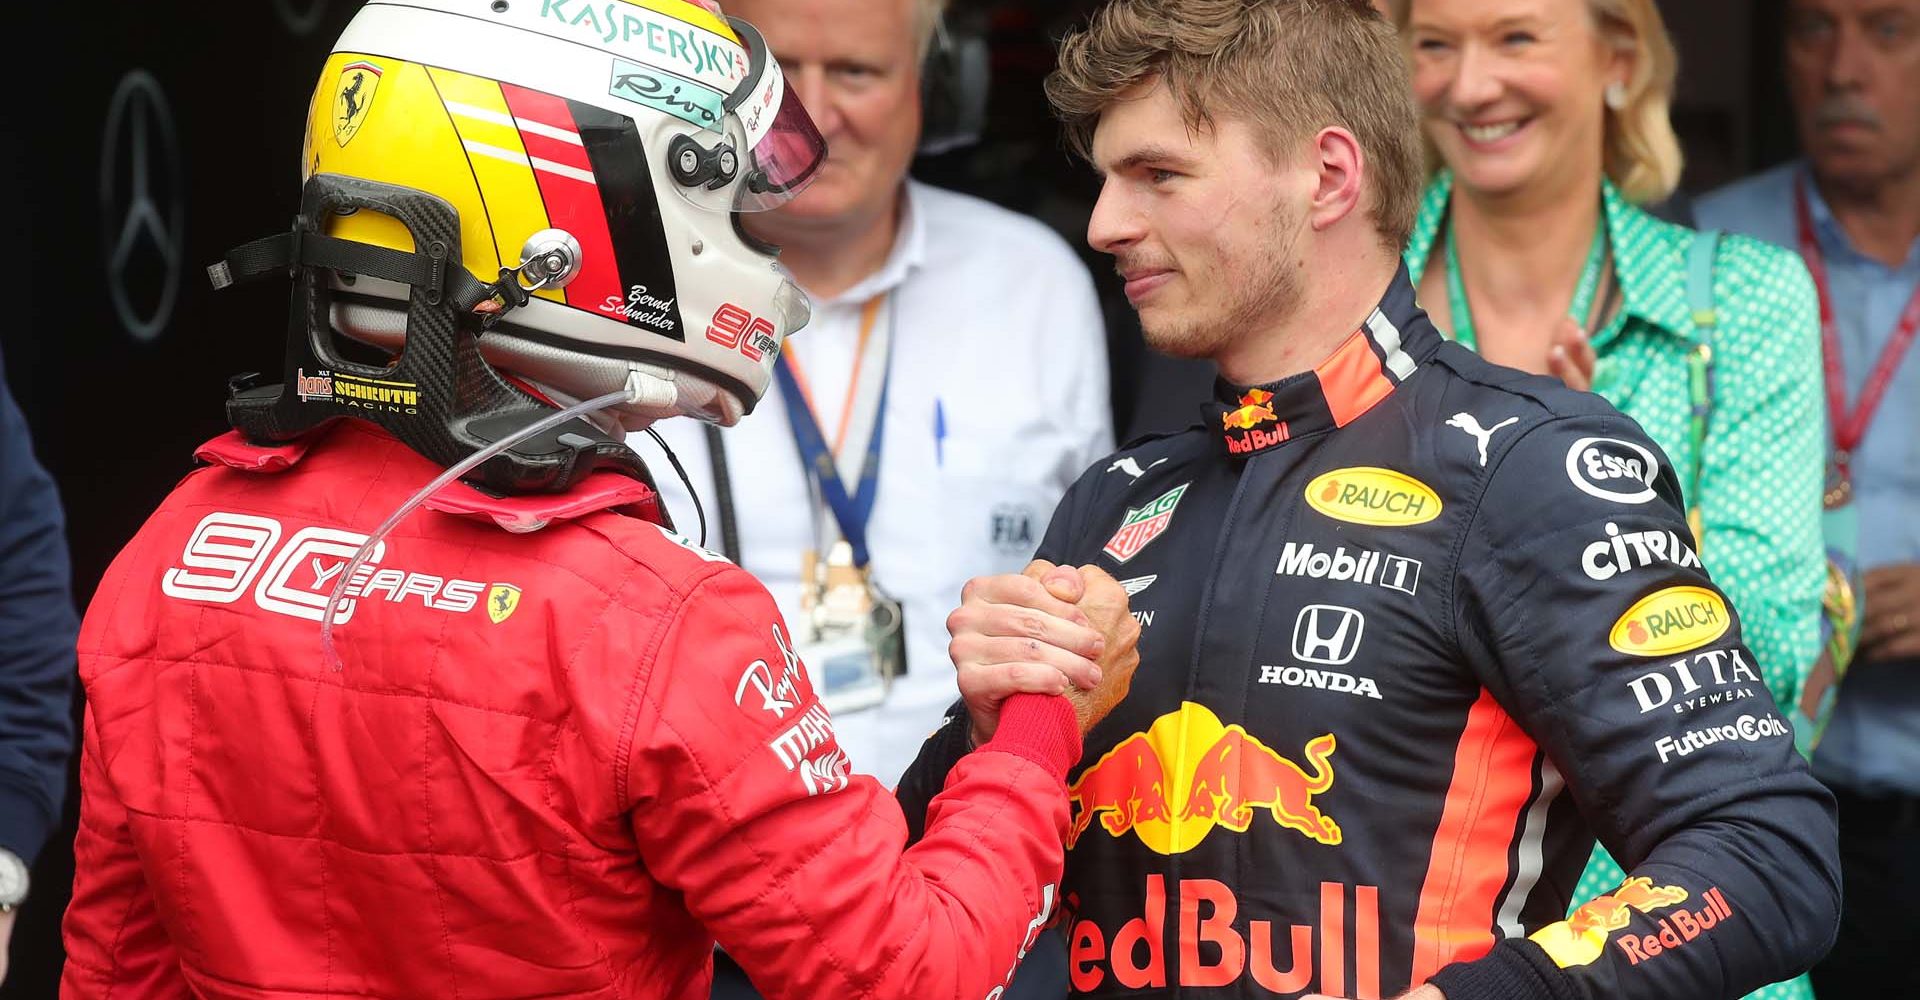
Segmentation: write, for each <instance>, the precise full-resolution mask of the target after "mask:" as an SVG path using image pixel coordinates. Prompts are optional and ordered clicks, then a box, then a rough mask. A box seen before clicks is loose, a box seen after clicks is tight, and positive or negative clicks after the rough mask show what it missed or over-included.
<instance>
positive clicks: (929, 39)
mask: <svg viewBox="0 0 1920 1000" xmlns="http://www.w3.org/2000/svg"><path fill="white" fill-rule="evenodd" d="M947 3H948V0H913V39H914V41H915V42H916V43H918V44H917V47H916V48H915V51H917V52H919V53H920V58H921V59H922V60H924V59H926V58H927V53H928V52H931V51H933V35H934V32H935V31H936V30H938V29H939V27H940V15H942V14H944V13H946V12H947Z"/></svg>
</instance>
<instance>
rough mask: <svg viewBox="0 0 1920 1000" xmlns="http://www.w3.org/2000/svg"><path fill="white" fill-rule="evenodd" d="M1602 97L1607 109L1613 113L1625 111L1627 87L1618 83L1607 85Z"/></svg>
mask: <svg viewBox="0 0 1920 1000" xmlns="http://www.w3.org/2000/svg"><path fill="white" fill-rule="evenodd" d="M1604 97H1605V100H1606V102H1607V107H1609V108H1612V109H1613V110H1615V111H1624V110H1626V107H1627V85H1626V84H1624V83H1620V82H1618V81H1615V82H1613V83H1609V84H1607V91H1606V94H1605V95H1604Z"/></svg>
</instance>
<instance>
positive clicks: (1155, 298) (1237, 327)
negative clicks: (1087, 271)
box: [1087, 82, 1307, 358]
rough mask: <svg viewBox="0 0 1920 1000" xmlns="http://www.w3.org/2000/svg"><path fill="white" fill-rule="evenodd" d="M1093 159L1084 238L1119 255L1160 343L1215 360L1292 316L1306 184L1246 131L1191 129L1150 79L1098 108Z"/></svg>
mask: <svg viewBox="0 0 1920 1000" xmlns="http://www.w3.org/2000/svg"><path fill="white" fill-rule="evenodd" d="M1093 165H1094V167H1095V169H1097V170H1098V171H1099V172H1100V173H1101V174H1102V175H1103V177H1104V185H1103V187H1102V188H1101V191H1100V201H1099V204H1097V205H1095V206H1094V210H1093V218H1092V219H1091V220H1090V221H1089V222H1088V224H1087V242H1088V244H1089V245H1091V246H1092V247H1093V248H1094V249H1095V250H1098V251H1100V252H1102V253H1108V254H1112V255H1113V258H1114V266H1115V268H1116V269H1117V270H1118V271H1119V272H1120V276H1121V277H1122V278H1124V279H1125V280H1126V282H1127V288H1126V291H1127V298H1128V300H1129V301H1131V302H1132V303H1133V307H1134V309H1135V310H1136V311H1138V312H1139V314H1140V325H1141V328H1142V329H1143V330H1144V331H1145V333H1146V338H1147V343H1148V344H1150V345H1151V346H1152V347H1153V348H1154V349H1155V350H1158V351H1161V352H1162V353H1165V354H1170V355H1173V356H1174V357H1187V358H1211V357H1215V356H1217V355H1218V354H1219V353H1220V352H1221V350H1223V349H1224V348H1226V347H1227V346H1229V345H1231V344H1233V343H1235V342H1236V341H1237V340H1238V339H1239V338H1240V337H1241V336H1242V335H1245V334H1248V333H1257V332H1263V331H1265V330H1267V329H1270V328H1271V327H1272V326H1273V325H1274V324H1275V323H1276V322H1278V321H1280V320H1283V319H1284V318H1285V316H1286V314H1287V312H1288V311H1289V309H1290V308H1291V306H1292V304H1293V302H1294V301H1295V300H1296V299H1297V298H1298V295H1297V294H1296V290H1297V287H1298V284H1297V283H1298V281H1299V278H1298V277H1297V275H1296V263H1297V262H1296V260H1295V255H1296V246H1295V245H1296V243H1297V242H1298V240H1299V238H1300V231H1301V228H1302V220H1303V218H1304V215H1305V208H1304V198H1305V194H1304V192H1305V191H1306V190H1307V188H1305V187H1304V186H1302V185H1301V184H1300V183H1299V182H1298V181H1299V176H1298V175H1300V174H1301V173H1302V171H1298V170H1293V169H1291V168H1289V167H1288V166H1287V165H1286V164H1275V163H1274V162H1273V160H1272V158H1271V157H1270V156H1269V155H1268V153H1267V151H1266V150H1265V149H1263V148H1262V147H1261V145H1260V143H1259V142H1258V141H1257V140H1256V138H1255V136H1254V133H1253V130H1252V129H1251V128H1250V127H1248V126H1247V125H1245V124H1243V123H1240V122H1237V121H1232V120H1230V119H1227V118H1224V117H1220V116H1216V119H1215V123H1214V125H1213V127H1211V128H1207V129H1200V130H1189V129H1188V128H1187V125H1186V122H1185V121H1184V120H1183V119H1182V118H1181V114H1180V107H1179V104H1178V103H1177V102H1176V101H1175V99H1174V97H1173V95H1172V94H1171V93H1170V92H1169V91H1168V89H1167V88H1166V87H1165V86H1163V85H1161V84H1159V83H1157V82H1150V83H1147V84H1143V85H1141V86H1140V87H1136V88H1135V89H1133V90H1132V91H1129V92H1128V93H1126V94H1123V95H1121V97H1120V98H1119V99H1117V100H1115V101H1114V102H1113V104H1111V105H1110V106H1109V107H1108V108H1107V109H1106V110H1105V111H1104V112H1103V113H1102V114H1101V116H1100V123H1099V126H1098V127H1097V128H1096V129H1095V131H1094V136H1093Z"/></svg>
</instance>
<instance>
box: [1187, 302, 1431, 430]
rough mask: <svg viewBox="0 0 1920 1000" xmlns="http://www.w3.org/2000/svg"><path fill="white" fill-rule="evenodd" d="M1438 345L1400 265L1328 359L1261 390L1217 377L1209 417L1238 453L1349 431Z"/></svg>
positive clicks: (1206, 415)
mask: <svg viewBox="0 0 1920 1000" xmlns="http://www.w3.org/2000/svg"><path fill="white" fill-rule="evenodd" d="M1439 347H1440V334H1439V332H1438V331H1436V330H1435V329H1434V328H1433V324H1432V323H1431V322H1429V321H1428V320H1427V314H1426V313H1424V312H1422V311H1421V310H1420V307H1419V306H1418V305H1417V304H1416V303H1415V302H1414V290H1413V282H1412V281H1411V280H1409V278H1408V276H1407V269H1406V267H1405V265H1402V266H1401V267H1399V268H1398V269H1397V270H1395V272H1394V276H1393V280H1392V282H1390V283H1389V284H1388V285H1387V290H1386V293H1385V294H1384V295H1382V296H1381V298H1380V302H1379V303H1378V304H1377V305H1376V306H1375V307H1374V310H1373V312H1372V313H1371V314H1369V315H1368V316H1367V319H1366V321H1365V322H1364V323H1362V324H1361V325H1360V329H1358V330H1355V331H1354V332H1353V334H1352V335H1351V336H1349V337H1347V339H1346V340H1344V341H1342V342H1341V344H1340V346H1339V347H1338V348H1336V349H1335V350H1334V352H1333V353H1332V354H1330V355H1328V357H1327V358H1326V360H1324V361H1322V362H1321V363H1320V364H1318V365H1316V366H1315V367H1314V368H1313V369H1312V370H1311V371H1305V372H1301V373H1300V374H1298V375H1291V376H1288V377H1287V378H1284V379H1281V380H1279V381H1278V382H1268V383H1265V384H1262V385H1254V386H1240V385H1235V384H1233V383H1231V382H1228V381H1226V380H1225V379H1216V380H1215V382H1214V399H1213V401H1212V402H1209V403H1207V404H1206V405H1205V407H1204V408H1203V409H1204V411H1205V412H1204V418H1203V419H1204V420H1205V422H1206V426H1207V427H1208V428H1209V429H1211V430H1214V431H1216V432H1218V433H1219V434H1220V435H1221V437H1220V440H1221V442H1222V445H1223V447H1224V448H1225V449H1226V452H1227V454H1229V455H1233V456H1247V455H1252V454H1254V453H1256V452H1261V451H1265V450H1267V449H1268V448H1272V447H1274V446H1276V445H1278V444H1280V443H1281V442H1283V441H1288V440H1291V439H1293V438H1297V437H1301V436H1303V435H1306V434H1311V433H1315V432H1318V431H1324V430H1332V429H1334V428H1336V427H1345V426H1346V425H1347V424H1350V423H1352V422H1353V421H1354V420H1356V419H1358V418H1359V417H1360V415H1361V414H1363V413H1366V412H1367V411H1368V410H1371V409H1373V407H1374V405H1375V404H1377V403H1379V402H1380V401H1381V400H1383V399H1385V398H1387V397H1388V396H1390V395H1392V394H1393V391H1394V390H1395V389H1397V388H1399V386H1400V384H1401V383H1403V382H1405V381H1406V380H1407V379H1408V378H1411V377H1412V376H1413V373H1414V371H1415V370H1416V369H1418V367H1419V366H1420V365H1421V364H1423V363H1425V362H1426V360H1427V359H1428V358H1431V357H1432V356H1433V352H1434V351H1436V350H1438V349H1439Z"/></svg>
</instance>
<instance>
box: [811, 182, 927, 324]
mask: <svg viewBox="0 0 1920 1000" xmlns="http://www.w3.org/2000/svg"><path fill="white" fill-rule="evenodd" d="M915 187H916V185H915V184H914V182H913V181H911V180H907V181H902V182H901V183H900V226H899V229H898V230H897V231H896V232H895V233H894V235H893V249H891V250H889V251H888V252H887V260H886V262H885V263H883V264H881V265H880V270H878V271H875V272H873V273H872V274H870V275H867V276H866V277H865V278H863V279H861V280H860V281H858V282H855V283H854V285H853V287H851V288H849V289H847V290H846V291H844V292H841V293H840V294H838V295H836V296H834V297H832V298H830V299H823V300H821V304H822V305H842V304H847V303H851V304H854V305H858V304H860V303H863V302H866V301H867V300H869V299H871V298H873V297H875V296H878V295H886V294H888V293H889V292H892V291H893V290H894V289H896V288H898V287H900V286H901V285H902V284H905V283H906V280H907V278H908V277H909V276H910V275H911V274H912V273H913V270H914V269H915V268H917V267H919V266H920V265H921V264H922V263H924V262H925V261H926V256H927V227H926V213H925V212H924V211H923V210H922V206H920V205H918V204H916V195H915V193H914V188H915Z"/></svg>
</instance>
